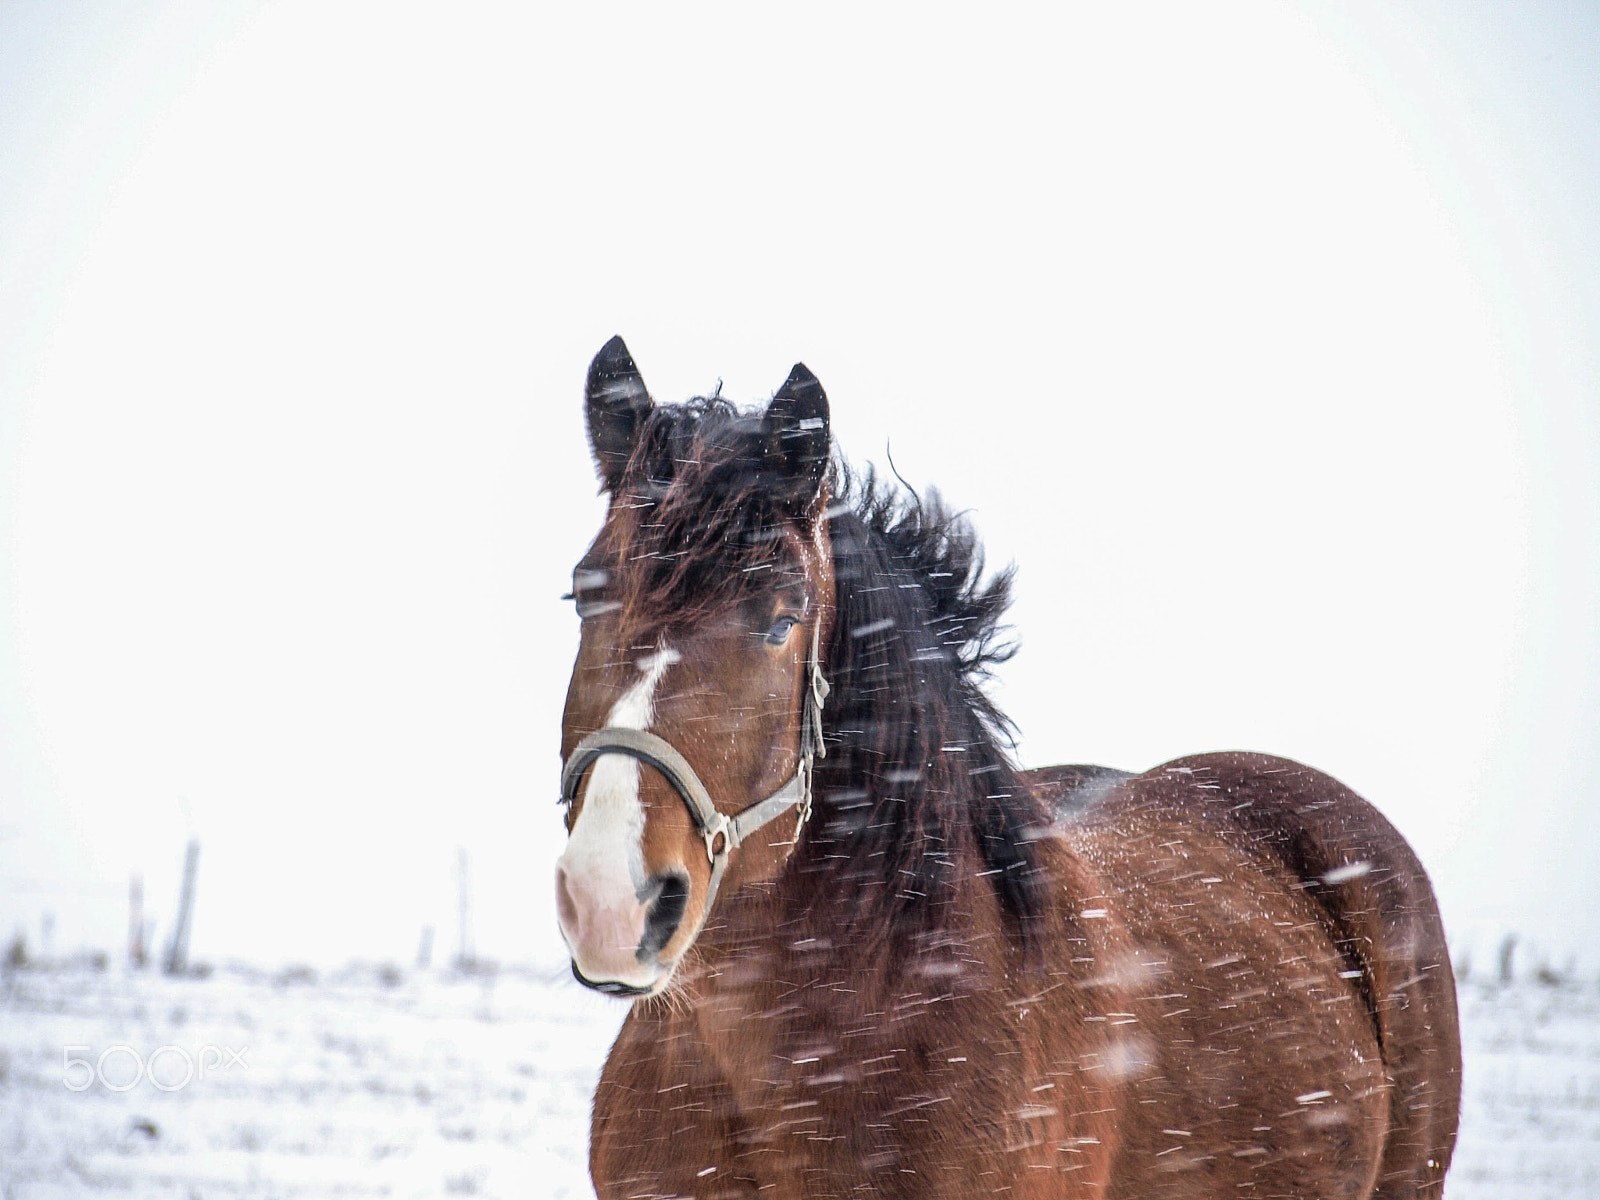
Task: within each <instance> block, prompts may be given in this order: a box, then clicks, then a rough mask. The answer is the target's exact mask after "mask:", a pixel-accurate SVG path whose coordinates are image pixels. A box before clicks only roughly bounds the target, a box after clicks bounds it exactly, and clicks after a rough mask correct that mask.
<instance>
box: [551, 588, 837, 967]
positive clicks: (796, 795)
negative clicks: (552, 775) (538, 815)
mask: <svg viewBox="0 0 1600 1200" xmlns="http://www.w3.org/2000/svg"><path fill="white" fill-rule="evenodd" d="M821 635H822V614H821V613H818V614H817V619H816V621H815V622H814V623H813V624H812V626H811V657H810V659H809V661H808V662H807V671H806V674H807V679H806V683H805V687H804V689H803V691H804V695H803V696H802V697H801V701H800V703H801V713H800V762H799V765H797V766H796V767H795V772H794V774H793V775H791V776H790V777H789V779H788V781H787V782H786V783H785V784H784V785H783V786H782V787H780V788H779V789H778V790H777V791H775V792H773V793H772V795H770V796H768V797H767V798H766V799H765V800H757V801H756V802H755V803H754V804H751V805H750V806H748V807H747V808H743V809H741V810H740V811H739V812H737V813H735V814H734V815H733V816H728V815H727V814H726V813H720V812H718V811H717V807H716V805H714V804H713V803H711V794H710V793H709V792H707V791H706V786H705V784H703V783H701V782H700V777H699V776H698V775H696V774H695V773H694V768H693V767H691V766H690V765H689V762H688V760H687V759H685V758H684V757H683V755H681V754H679V753H678V751H677V750H676V749H675V748H674V747H673V745H672V743H671V742H669V741H667V740H666V739H665V738H660V737H657V736H656V735H655V734H653V733H646V732H645V731H644V730H642V729H626V728H623V727H622V726H617V725H611V726H607V727H606V728H604V729H597V730H595V731H594V732H593V733H591V734H590V735H589V736H588V737H586V738H584V739H583V740H582V741H581V742H579V743H578V744H577V746H575V747H574V748H573V751H572V754H571V756H570V757H569V758H568V759H567V761H566V762H565V763H563V764H562V767H561V800H562V803H564V804H571V803H572V802H573V801H575V800H576V799H577V798H578V789H579V787H580V786H582V783H583V774H584V772H585V771H587V770H588V769H589V766H590V764H592V763H593V762H594V760H595V759H597V758H599V757H600V756H601V755H602V754H626V755H628V756H629V757H630V758H636V759H638V760H639V761H640V762H642V763H647V764H649V765H650V766H652V767H654V768H655V769H656V770H657V771H659V772H661V774H662V775H664V776H666V779H667V782H668V783H670V784H671V785H672V790H673V791H675V792H677V793H678V796H679V797H680V798H681V799H682V800H683V803H684V807H686V808H687V809H688V810H689V816H690V817H692V818H693V819H694V823H695V828H697V829H698V830H699V831H700V836H701V837H703V838H704V839H705V843H706V858H707V859H709V860H710V862H711V885H710V887H709V889H708V890H707V892H706V903H705V908H704V909H703V910H702V912H701V915H700V925H701V926H702V927H703V926H704V925H705V922H706V917H707V916H709V915H710V913H711V902H712V901H713V900H715V899H716V897H717V889H718V888H719V887H721V886H722V876H723V873H724V872H725V871H726V870H727V869H728V859H729V857H730V856H731V855H732V854H733V851H734V850H735V849H736V848H737V847H738V846H739V844H740V843H741V842H743V841H744V839H745V838H747V837H749V836H750V835H751V834H752V833H754V832H755V831H756V830H758V829H760V828H761V827H762V826H763V825H767V824H769V823H771V822H772V821H774V820H776V819H777V818H778V817H780V816H782V815H783V814H784V813H786V812H788V811H789V810H790V809H791V808H794V807H795V806H797V805H798V806H799V808H800V823H799V825H798V826H797V827H796V829H795V838H796V840H798V839H799V837H800V829H803V828H804V827H805V823H806V820H807V819H808V818H809V817H810V816H811V766H812V762H813V760H815V759H818V758H825V757H827V753H828V752H827V748H826V747H825V746H824V745H823V744H822V706H823V704H824V702H825V701H826V700H827V698H828V681H827V680H826V679H824V678H823V677H822V667H821V665H820V663H819V662H818V659H817V652H818V640H819V639H820V637H821ZM695 933H696V935H698V934H699V929H698V928H697V929H696V930H695Z"/></svg>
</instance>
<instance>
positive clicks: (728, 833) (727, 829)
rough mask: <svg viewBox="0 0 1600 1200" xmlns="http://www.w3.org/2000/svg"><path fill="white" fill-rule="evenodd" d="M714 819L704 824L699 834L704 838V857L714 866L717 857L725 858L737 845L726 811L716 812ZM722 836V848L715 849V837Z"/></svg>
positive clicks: (731, 823)
mask: <svg viewBox="0 0 1600 1200" xmlns="http://www.w3.org/2000/svg"><path fill="white" fill-rule="evenodd" d="M716 818H717V819H716V820H715V821H713V822H712V823H710V824H709V825H707V826H706V828H705V829H704V830H703V831H702V832H701V836H702V837H704V838H705V840H706V859H707V860H708V861H709V862H710V863H711V865H712V866H713V867H714V866H716V865H717V859H719V858H726V857H727V856H728V855H729V854H730V853H732V851H733V849H734V847H735V846H737V845H738V842H737V840H736V839H735V836H734V832H735V831H734V827H733V822H732V821H730V820H728V816H727V814H726V813H720V812H719V813H717V814H716ZM718 837H720V838H722V848H721V849H720V850H719V849H717V845H716V842H717V838H718Z"/></svg>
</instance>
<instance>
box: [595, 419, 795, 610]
mask: <svg viewBox="0 0 1600 1200" xmlns="http://www.w3.org/2000/svg"><path fill="white" fill-rule="evenodd" d="M810 515H811V514H810V513H795V512H791V511H789V510H788V509H787V508H786V506H785V505H784V503H783V502H782V500H781V498H780V497H779V495H778V494H777V493H776V491H775V489H774V488H773V486H772V477H771V475H770V474H769V473H768V471H767V468H766V463H765V461H764V459H763V456H762V443H761V438H760V415H759V412H752V411H746V410H741V409H739V408H738V407H736V406H735V405H733V404H731V403H729V402H728V401H726V400H723V399H721V398H720V397H706V398H700V399H695V400H690V401H688V402H686V403H684V404H669V405H658V406H656V407H655V408H654V409H652V410H651V412H650V414H649V416H648V417H647V418H646V421H645V423H644V425H643V427H642V428H641V430H640V432H639V436H638V438H637V440H636V441H635V444H634V449H633V453H632V455H631V457H630V459H629V461H628V464H627V467H626V468H625V470H624V471H623V473H622V476H621V479H620V482H619V484H618V486H617V488H616V490H615V493H614V495H613V497H612V505H611V510H610V512H609V514H608V516H607V521H606V527H605V530H604V531H603V533H602V541H603V542H604V543H605V545H606V547H607V552H608V555H609V556H610V557H611V558H612V559H614V560H615V562H616V565H617V567H618V571H617V585H618V595H617V597H616V600H617V602H618V604H619V607H620V616H621V621H622V626H623V628H624V629H625V630H627V631H628V633H629V636H630V637H632V638H633V639H634V640H635V641H640V640H649V639H650V637H651V636H652V635H654V634H656V633H658V632H662V631H668V630H671V629H673V628H684V627H692V626H694V625H696V624H699V623H701V622H703V621H705V620H706V619H708V618H709V617H711V616H712V615H714V614H716V613H719V612H723V611H726V610H727V609H729V608H731V607H733V606H734V605H736V604H738V603H739V602H740V601H742V600H745V599H748V598H750V597H752V596H756V595H760V594H763V593H767V592H770V591H772V590H774V588H775V587H778V586H782V585H784V584H796V583H804V582H805V580H806V578H807V568H808V564H807V562H806V561H805V558H806V557H807V556H806V555H805V553H804V550H803V548H804V547H805V545H806V543H807V540H808V539H807V538H806V536H805V531H804V528H803V526H804V524H805V523H806V520H807V518H808V517H809V516H810ZM791 534H792V535H793V536H791Z"/></svg>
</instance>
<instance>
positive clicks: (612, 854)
mask: <svg viewBox="0 0 1600 1200" xmlns="http://www.w3.org/2000/svg"><path fill="white" fill-rule="evenodd" d="M680 657H681V656H680V655H679V654H678V652H677V651H676V650H673V649H671V648H670V647H668V646H666V645H665V644H663V645H662V646H661V648H660V649H659V650H657V651H656V653H654V654H652V655H649V656H648V657H646V658H642V659H640V660H639V670H640V671H641V672H642V674H641V677H640V678H639V680H638V681H637V682H636V683H635V684H634V685H633V686H632V687H630V688H629V689H628V690H627V691H626V692H625V693H624V694H623V696H622V698H621V699H620V700H618V701H617V702H616V704H615V705H613V706H612V708H611V714H610V716H609V717H607V719H606V724H607V725H608V726H611V727H614V728H622V729H640V730H644V729H648V728H649V727H650V722H651V720H652V719H654V717H655V695H656V688H657V687H658V686H659V685H660V683H661V677H662V676H663V675H665V674H666V671H667V668H668V667H670V666H671V665H672V664H673V663H675V662H678V661H679V659H680ZM639 769H640V767H639V760H638V759H636V758H633V757H631V756H630V755H626V754H602V755H601V756H600V757H599V758H597V759H595V761H594V765H593V766H591V767H590V768H589V771H588V773H587V775H586V776H585V777H584V785H583V792H582V803H581V805H580V807H579V809H578V820H577V823H576V824H575V825H574V826H573V827H572V834H571V836H570V837H569V838H568V839H567V848H566V850H565V851H564V852H563V853H562V855H561V858H560V860H559V861H558V862H557V863H556V911H557V912H558V914H559V915H560V921H561V933H562V936H563V937H564V938H565V939H566V942H567V948H568V949H569V950H570V951H571V952H572V957H573V961H574V962H576V963H577V964H578V969H579V970H580V971H582V972H583V974H584V975H585V977H587V978H589V979H593V980H597V981H599V980H616V981H619V982H622V983H630V984H635V985H637V986H645V985H648V984H649V983H650V982H652V981H653V980H654V979H655V977H656V974H657V972H656V969H655V968H654V967H653V966H647V965H645V964H641V963H640V962H639V961H638V960H637V958H636V957H635V951H636V950H637V948H638V946H639V941H640V939H641V938H642V937H643V936H644V926H645V919H646V917H647V915H648V910H647V908H646V905H645V904H644V903H642V902H641V899H640V897H641V896H644V895H646V894H647V891H646V889H647V885H648V880H647V876H646V874H645V866H644V846H643V840H644V805H643V804H642V803H641V802H640V799H639Z"/></svg>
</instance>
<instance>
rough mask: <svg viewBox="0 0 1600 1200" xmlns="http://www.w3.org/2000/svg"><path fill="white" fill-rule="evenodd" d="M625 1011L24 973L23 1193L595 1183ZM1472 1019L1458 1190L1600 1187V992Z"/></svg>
mask: <svg viewBox="0 0 1600 1200" xmlns="http://www.w3.org/2000/svg"><path fill="white" fill-rule="evenodd" d="M622 1013H623V1006H622V1004H620V1003H619V1002H617V1001H613V1000H608V999H606V998H604V997H600V996H596V995H593V994H591V993H588V992H585V991H584V990H583V989H582V988H580V987H578V986H577V985H576V984H574V983H572V982H571V980H570V978H569V977H568V976H567V975H566V973H565V968H564V967H551V968H550V969H549V970H548V971H544V972H539V971H526V972H508V971H502V972H500V973H499V974H498V975H496V976H493V977H479V978H460V977H455V976H449V975H435V974H415V973H410V972H400V971H396V970H393V969H382V970H377V969H351V970H349V971H345V972H341V973H336V974H331V975H324V976H321V977H315V976H313V975H311V973H309V972H303V971H302V972H290V973H286V974H279V975H271V974H264V973H260V972H253V971H248V970H222V971H218V972H216V973H215V974H213V975H212V976H211V977H209V978H206V979H186V980H170V979H164V978H162V977H160V976H158V975H154V974H141V975H133V976H124V975H122V974H120V973H118V972H116V971H110V972H96V971H93V970H89V969H83V970H65V969H63V970H19V971H14V972H11V973H9V974H7V975H5V976H3V977H0V1197H3V1198H4V1200H44V1198H46V1197H49V1198H52V1200H53V1198H56V1197H76V1196H94V1197H113V1196H116V1197H122V1196H128V1197H179V1198H182V1200H189V1198H191V1197H193V1198H209V1197H233V1196H249V1197H273V1198H276V1197H300V1196H318V1197H324V1196H326V1197H334V1196H348V1197H360V1196H392V1197H413V1196H503V1197H550V1198H552V1200H555V1198H560V1197H586V1196H592V1195H593V1193H592V1191H591V1190H590V1188H589V1184H588V1176H587V1170H586V1166H585V1157H586V1146H587V1138H588V1108H589V1096H590V1093H591V1091H592V1090H593V1087H594V1081H595V1077H596V1075H597V1073H598V1071H599V1067H600V1062H601V1059H602V1057H603V1056H604V1053H605V1049H606V1047H607V1046H608V1045H609V1044H610V1041H611V1038H612V1036H613V1035H614V1033H615V1031H616V1027H617V1024H618V1022H619V1021H620V1020H621V1017H622ZM1462 1016H1463V1022H1464V1025H1465V1037H1466V1047H1467V1078H1466V1106H1465V1116H1464V1119H1463V1122H1462V1131H1461V1144H1460V1148H1459V1149H1458V1151H1457V1154H1456V1160H1455V1167H1454V1169H1453V1170H1452V1172H1451V1176H1450V1181H1449V1185H1448V1187H1447V1188H1446V1195H1447V1196H1449V1197H1451V1198H1452V1200H1479V1198H1482V1200H1488V1198H1490V1197H1493V1198H1495V1200H1534V1198H1538V1197H1600V987H1597V986H1596V985H1595V983H1594V982H1593V981H1590V982H1589V983H1587V984H1585V985H1584V986H1583V987H1581V988H1579V987H1575V986H1565V987H1556V986H1547V985H1543V984H1537V983H1519V984H1515V985H1512V986H1509V987H1496V986H1490V985H1484V984H1478V983H1476V982H1474V983H1470V984H1468V985H1466V986H1464V987H1463V989H1462ZM113 1047H116V1049H112V1048H113ZM69 1060H79V1061H74V1062H71V1063H70V1064H69ZM78 1089H81V1090H78Z"/></svg>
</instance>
